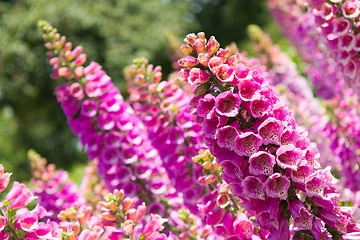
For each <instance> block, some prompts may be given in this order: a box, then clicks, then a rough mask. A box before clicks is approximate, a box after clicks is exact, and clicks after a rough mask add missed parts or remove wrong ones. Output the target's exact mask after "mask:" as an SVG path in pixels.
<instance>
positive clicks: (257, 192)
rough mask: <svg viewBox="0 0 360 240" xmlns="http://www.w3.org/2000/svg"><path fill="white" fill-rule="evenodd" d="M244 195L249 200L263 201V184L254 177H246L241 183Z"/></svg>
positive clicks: (264, 195)
mask: <svg viewBox="0 0 360 240" xmlns="http://www.w3.org/2000/svg"><path fill="white" fill-rule="evenodd" d="M242 185H243V187H244V194H245V196H246V197H249V198H255V199H256V198H258V199H262V200H265V197H266V194H265V191H264V183H263V182H262V181H261V180H260V179H259V178H257V177H255V176H248V177H246V178H245V179H244V180H243V181H242Z"/></svg>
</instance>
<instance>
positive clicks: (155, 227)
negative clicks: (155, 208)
mask: <svg viewBox="0 0 360 240" xmlns="http://www.w3.org/2000/svg"><path fill="white" fill-rule="evenodd" d="M167 221H168V220H167V219H165V218H162V217H161V216H160V215H157V214H151V215H150V219H149V221H148V222H147V223H146V224H145V226H144V227H143V229H142V231H141V233H142V234H143V235H144V237H145V238H148V237H150V235H151V234H152V233H154V232H159V231H161V230H163V229H164V226H163V224H164V223H166V222H167Z"/></svg>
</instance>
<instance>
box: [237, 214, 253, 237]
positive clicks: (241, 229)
mask: <svg viewBox="0 0 360 240" xmlns="http://www.w3.org/2000/svg"><path fill="white" fill-rule="evenodd" d="M233 228H234V233H236V235H237V236H238V237H240V238H244V239H250V238H252V235H253V222H252V221H251V220H250V219H249V218H248V217H247V216H246V214H245V213H239V214H238V215H237V216H236V219H235V221H234V223H233Z"/></svg>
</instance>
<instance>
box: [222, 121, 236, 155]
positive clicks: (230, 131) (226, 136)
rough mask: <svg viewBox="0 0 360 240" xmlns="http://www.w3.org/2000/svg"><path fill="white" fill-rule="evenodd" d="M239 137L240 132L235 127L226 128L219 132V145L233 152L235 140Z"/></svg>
mask: <svg viewBox="0 0 360 240" xmlns="http://www.w3.org/2000/svg"><path fill="white" fill-rule="evenodd" d="M238 135H239V131H238V130H237V129H236V128H235V127H233V126H230V125H228V126H225V127H222V128H220V129H219V130H218V133H217V143H218V144H219V146H220V147H224V148H227V149H229V150H233V146H234V143H235V138H236V137H237V136H238Z"/></svg>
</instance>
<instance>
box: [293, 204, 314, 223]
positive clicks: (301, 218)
mask: <svg viewBox="0 0 360 240" xmlns="http://www.w3.org/2000/svg"><path fill="white" fill-rule="evenodd" d="M289 210H290V212H291V215H292V217H293V219H294V227H298V228H299V230H310V229H311V228H312V221H313V218H314V215H313V214H311V213H310V212H309V210H308V209H306V207H305V206H304V204H303V203H302V202H301V201H300V200H296V199H295V200H292V201H291V202H290V207H289Z"/></svg>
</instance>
